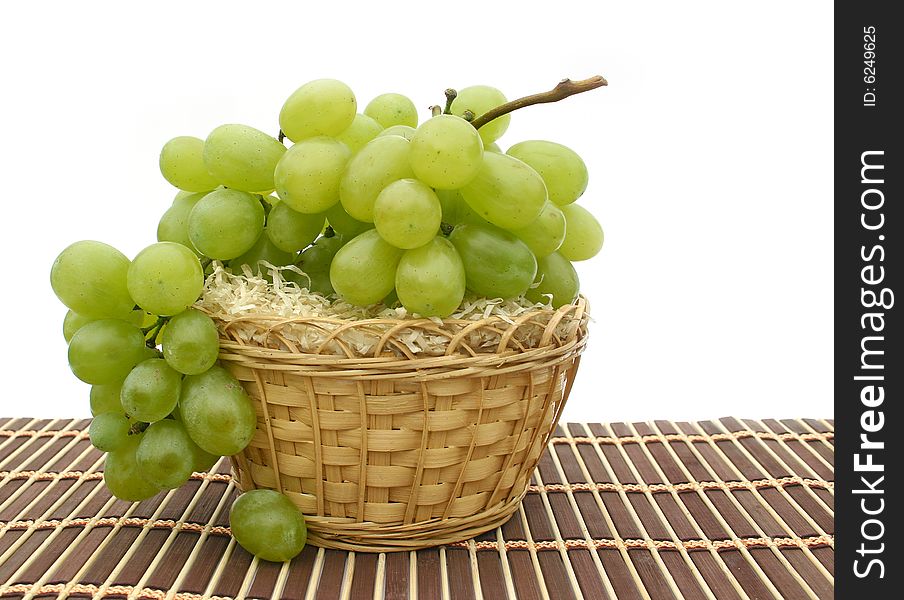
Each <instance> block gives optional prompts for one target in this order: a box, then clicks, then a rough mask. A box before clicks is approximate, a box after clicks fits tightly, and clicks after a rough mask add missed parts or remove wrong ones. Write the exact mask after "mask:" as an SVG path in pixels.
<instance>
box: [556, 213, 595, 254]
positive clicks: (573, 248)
mask: <svg viewBox="0 0 904 600" xmlns="http://www.w3.org/2000/svg"><path fill="white" fill-rule="evenodd" d="M561 208H562V212H563V213H564V214H565V221H566V223H567V225H566V228H565V241H563V242H562V246H561V247H560V248H559V254H561V255H562V256H564V257H565V258H567V259H568V260H572V261H574V260H587V259H588V258H593V257H594V256H596V255H597V253H599V251H600V248H602V247H603V228H602V227H600V224H599V221H597V220H596V218H594V216H593V215H591V214H590V211H588V210H587V209H586V208H584V207H583V206H579V205H577V204H568V205H565V206H563V207H561Z"/></svg>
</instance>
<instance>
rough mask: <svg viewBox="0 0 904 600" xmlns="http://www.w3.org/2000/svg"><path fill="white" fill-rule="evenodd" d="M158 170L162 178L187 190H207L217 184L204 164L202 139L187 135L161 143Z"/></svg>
mask: <svg viewBox="0 0 904 600" xmlns="http://www.w3.org/2000/svg"><path fill="white" fill-rule="evenodd" d="M160 172H161V173H162V174H163V177H164V179H166V180H167V181H169V182H170V183H171V184H173V185H174V186H176V187H177V188H179V189H180V190H184V191H187V192H209V191H210V190H212V189H213V188H215V187H217V185H219V182H218V181H217V180H216V179H214V178H213V177H212V176H211V174H210V173H208V172H207V167H206V166H204V140H201V139H198V138H196V137H191V136H187V135H184V136H181V137H175V138H173V139H171V140H170V141H168V142H167V143H166V144H164V145H163V149H162V150H161V151H160Z"/></svg>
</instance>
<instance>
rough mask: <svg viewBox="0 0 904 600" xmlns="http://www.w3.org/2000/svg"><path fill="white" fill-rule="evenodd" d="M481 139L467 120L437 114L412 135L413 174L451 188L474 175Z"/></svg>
mask: <svg viewBox="0 0 904 600" xmlns="http://www.w3.org/2000/svg"><path fill="white" fill-rule="evenodd" d="M482 157H483V142H482V141H481V139H480V135H478V133H477V130H476V129H474V127H472V126H471V124H470V123H468V122H467V121H465V120H464V119H462V118H461V117H456V116H454V115H439V116H437V117H433V118H432V119H430V120H429V121H426V122H425V123H423V124H422V125H421V126H420V127H418V128H417V132H416V133H415V134H414V137H413V138H411V152H410V155H409V163H410V164H411V168H412V170H413V171H414V174H415V176H416V177H417V178H418V179H420V180H421V181H423V182H424V183H426V184H427V185H429V186H430V187H434V188H439V189H444V190H453V189H457V188H460V187H462V186H464V185H466V184H467V183H469V182H470V181H471V180H472V179H474V178H475V177H476V176H477V173H478V172H479V171H480V165H481V164H482V162H483V161H482V160H481V158H482Z"/></svg>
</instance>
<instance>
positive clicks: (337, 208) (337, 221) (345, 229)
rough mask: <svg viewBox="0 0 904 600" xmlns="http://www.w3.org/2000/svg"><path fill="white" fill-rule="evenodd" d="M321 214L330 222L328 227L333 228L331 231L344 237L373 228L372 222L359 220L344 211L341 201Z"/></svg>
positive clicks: (348, 237)
mask: <svg viewBox="0 0 904 600" xmlns="http://www.w3.org/2000/svg"><path fill="white" fill-rule="evenodd" d="M323 214H324V215H325V216H326V220H327V222H328V223H329V224H330V227H332V228H333V231H335V232H336V233H338V234H340V235H342V236H344V237H345V238H346V239H351V238H353V237H355V236H358V235H361V234H362V233H364V232H365V231H367V230H368V229H373V228H374V224H373V223H366V222H364V221H359V220H358V219H356V218H354V217H352V216H351V215H350V214H348V213H347V212H345V208H343V206H342V203H341V202H337V203H336V204H334V205H333V206H332V207H331V208H330V209H329V210H327V211H326V212H325V213H323Z"/></svg>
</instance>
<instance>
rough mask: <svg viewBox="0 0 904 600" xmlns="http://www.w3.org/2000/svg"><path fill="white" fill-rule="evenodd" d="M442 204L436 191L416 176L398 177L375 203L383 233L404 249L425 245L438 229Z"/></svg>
mask: <svg viewBox="0 0 904 600" xmlns="http://www.w3.org/2000/svg"><path fill="white" fill-rule="evenodd" d="M442 213H443V210H442V207H441V206H440V203H439V198H437V197H436V193H435V192H434V191H433V190H432V189H430V188H429V187H428V186H426V185H424V184H423V183H421V182H420V181H418V180H417V179H399V180H398V181H394V182H392V183H390V184H389V185H387V186H386V187H385V188H383V191H382V192H380V195H379V196H377V201H376V202H375V203H374V225H375V226H376V228H377V231H378V232H379V233H380V236H381V237H382V238H383V239H384V240H386V241H387V242H389V243H390V244H392V245H393V246H395V247H396V248H402V249H405V250H408V249H411V248H417V247H418V246H423V245H424V244H426V243H427V242H429V241H430V240H432V239H433V237H434V236H435V235H436V233H437V231H439V224H440V220H441V219H442Z"/></svg>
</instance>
